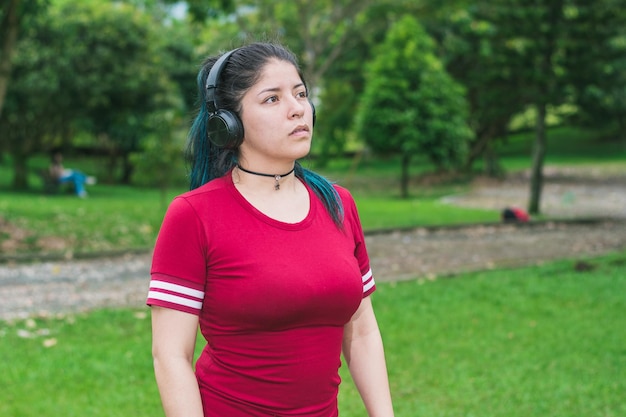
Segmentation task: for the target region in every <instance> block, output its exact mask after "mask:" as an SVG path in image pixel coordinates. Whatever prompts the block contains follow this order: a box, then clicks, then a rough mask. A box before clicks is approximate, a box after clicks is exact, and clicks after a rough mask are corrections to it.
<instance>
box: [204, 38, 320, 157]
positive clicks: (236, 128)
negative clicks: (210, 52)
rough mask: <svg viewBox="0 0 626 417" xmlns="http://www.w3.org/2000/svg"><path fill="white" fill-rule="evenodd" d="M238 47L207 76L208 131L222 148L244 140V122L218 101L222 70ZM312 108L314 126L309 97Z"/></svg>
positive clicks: (219, 61) (217, 62)
mask: <svg viewBox="0 0 626 417" xmlns="http://www.w3.org/2000/svg"><path fill="white" fill-rule="evenodd" d="M235 51H237V49H233V50H232V51H229V52H226V53H224V54H223V55H222V56H221V57H219V59H218V60H217V61H216V62H215V64H213V66H212V67H211V70H210V71H209V75H208V76H207V78H206V85H205V90H206V104H207V108H208V110H209V120H208V121H207V133H208V136H209V140H210V141H211V142H213V143H214V144H215V145H216V146H219V147H220V148H228V149H235V148H237V147H239V145H241V142H242V141H243V123H241V119H239V116H237V115H236V114H235V113H233V112H231V111H230V110H225V109H220V108H219V105H218V103H217V97H216V94H215V93H216V91H217V84H218V80H219V78H220V75H221V74H222V70H223V69H224V67H225V66H226V63H227V62H228V58H230V56H231V55H232V54H233V52H235ZM309 103H310V104H311V110H312V111H313V126H315V106H314V105H313V102H312V101H311V100H310V99H309Z"/></svg>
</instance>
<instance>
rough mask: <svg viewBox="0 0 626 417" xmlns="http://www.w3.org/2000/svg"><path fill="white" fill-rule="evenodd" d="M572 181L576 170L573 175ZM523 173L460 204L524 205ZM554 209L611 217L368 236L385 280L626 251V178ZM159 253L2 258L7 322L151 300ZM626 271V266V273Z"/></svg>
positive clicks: (0, 286) (550, 189)
mask: <svg viewBox="0 0 626 417" xmlns="http://www.w3.org/2000/svg"><path fill="white" fill-rule="evenodd" d="M567 178H571V176H569V177H567ZM521 182H523V179H522V180H520V179H515V180H513V181H508V182H502V183H489V184H481V185H480V186H477V187H476V188H475V190H474V191H472V192H471V193H468V194H466V195H463V196H454V197H449V198H447V199H446V201H447V202H448V203H450V204H460V205H465V206H474V207H491V208H502V207H505V206H507V205H520V206H524V204H523V201H524V199H525V193H526V188H525V187H523V186H522V184H520V183H521ZM544 195H545V197H544V202H545V207H543V208H542V210H543V212H544V213H546V214H552V215H560V216H561V217H565V218H582V217H590V216H591V217H596V218H597V217H607V216H608V217H611V220H604V221H600V220H596V221H569V222H537V223H528V224H522V225H508V224H493V225H478V226H471V227H453V228H417V229H412V230H405V231H396V232H393V233H371V234H368V235H367V236H366V240H367V245H368V250H369V253H370V257H371V263H372V268H373V270H374V273H375V277H376V280H377V281H379V282H383V281H390V280H402V279H414V278H418V279H432V278H434V277H437V276H445V275H449V274H454V273H458V272H462V271H468V270H478V269H489V268H494V267H508V266H520V265H528V264H537V263H540V262H545V261H548V260H552V259H559V258H574V259H576V258H583V257H587V256H592V255H599V254H604V253H608V252H613V251H623V250H626V176H625V177H624V178H622V177H617V180H615V181H600V182H588V183H587V184H581V183H580V182H577V181H574V182H572V181H570V182H563V181H561V182H559V181H553V182H552V183H548V184H546V187H545V191H544ZM149 267H150V254H139V255H128V256H119V257H111V258H104V259H93V260H73V261H50V262H41V263H34V264H0V299H1V300H3V301H2V303H0V319H15V318H21V317H27V316H31V315H49V314H57V313H68V312H77V311H82V310H89V309H92V308H98V307H105V306H134V307H141V306H143V304H144V301H145V296H146V291H147V284H148V279H149ZM625 275H626V271H625Z"/></svg>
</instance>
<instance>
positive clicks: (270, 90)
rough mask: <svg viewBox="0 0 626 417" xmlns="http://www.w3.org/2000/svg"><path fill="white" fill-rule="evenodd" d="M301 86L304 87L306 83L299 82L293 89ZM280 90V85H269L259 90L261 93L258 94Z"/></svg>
mask: <svg viewBox="0 0 626 417" xmlns="http://www.w3.org/2000/svg"><path fill="white" fill-rule="evenodd" d="M300 87H304V83H298V84H296V85H294V86H293V87H292V90H296V89H298V88H300ZM278 91H280V87H268V88H264V89H263V90H261V91H259V93H258V94H257V96H260V95H263V94H267V93H276V92H278Z"/></svg>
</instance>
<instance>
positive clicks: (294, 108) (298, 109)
mask: <svg viewBox="0 0 626 417" xmlns="http://www.w3.org/2000/svg"><path fill="white" fill-rule="evenodd" d="M304 105H305V103H304V101H301V100H298V99H297V98H294V99H293V101H292V103H291V107H290V108H289V117H290V118H296V117H302V116H304V111H305V107H304Z"/></svg>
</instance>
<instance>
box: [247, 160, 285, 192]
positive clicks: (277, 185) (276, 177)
mask: <svg viewBox="0 0 626 417" xmlns="http://www.w3.org/2000/svg"><path fill="white" fill-rule="evenodd" d="M237 168H239V169H240V170H242V171H243V172H247V173H248V174H252V175H259V176H261V177H269V178H274V190H280V180H281V179H282V178H283V177H286V176H287V175H289V174H291V173H292V172H293V171H294V169H295V166H294V167H293V168H291V171H289V172H287V173H285V174H282V175H280V174H264V173H262V172H254V171H250V170H247V169H245V168H243V167H242V166H241V165H239V164H237Z"/></svg>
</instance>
